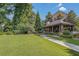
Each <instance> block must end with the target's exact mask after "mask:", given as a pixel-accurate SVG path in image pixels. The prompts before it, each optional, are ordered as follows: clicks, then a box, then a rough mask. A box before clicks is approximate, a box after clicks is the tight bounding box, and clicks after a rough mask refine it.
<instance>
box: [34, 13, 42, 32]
mask: <svg viewBox="0 0 79 59" xmlns="http://www.w3.org/2000/svg"><path fill="white" fill-rule="evenodd" d="M35 31H36V32H38V33H40V32H41V19H40V15H39V12H37V15H36V21H35Z"/></svg>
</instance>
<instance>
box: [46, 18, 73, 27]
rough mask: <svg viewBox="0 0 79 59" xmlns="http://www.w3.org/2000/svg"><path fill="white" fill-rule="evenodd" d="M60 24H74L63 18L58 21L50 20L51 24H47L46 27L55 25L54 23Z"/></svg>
mask: <svg viewBox="0 0 79 59" xmlns="http://www.w3.org/2000/svg"><path fill="white" fill-rule="evenodd" d="M59 24H66V25H73V24H72V23H69V22H64V21H63V19H62V20H56V21H53V22H50V24H47V25H46V27H47V26H53V25H59Z"/></svg>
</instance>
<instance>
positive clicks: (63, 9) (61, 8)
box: [59, 7, 67, 11]
mask: <svg viewBox="0 0 79 59" xmlns="http://www.w3.org/2000/svg"><path fill="white" fill-rule="evenodd" d="M59 10H60V11H66V10H67V9H66V8H65V7H60V8H59Z"/></svg>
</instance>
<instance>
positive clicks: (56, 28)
mask: <svg viewBox="0 0 79 59" xmlns="http://www.w3.org/2000/svg"><path fill="white" fill-rule="evenodd" d="M64 30H69V31H73V30H74V26H73V25H67V24H58V25H52V26H47V27H45V32H63V31H64Z"/></svg>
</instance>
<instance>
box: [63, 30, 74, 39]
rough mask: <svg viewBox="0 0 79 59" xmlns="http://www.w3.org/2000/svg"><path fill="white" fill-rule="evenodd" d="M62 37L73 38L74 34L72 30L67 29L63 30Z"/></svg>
mask: <svg viewBox="0 0 79 59" xmlns="http://www.w3.org/2000/svg"><path fill="white" fill-rule="evenodd" d="M61 37H65V38H72V37H73V35H72V34H71V32H70V31H68V30H66V31H64V32H63V34H62V35H61Z"/></svg>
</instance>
